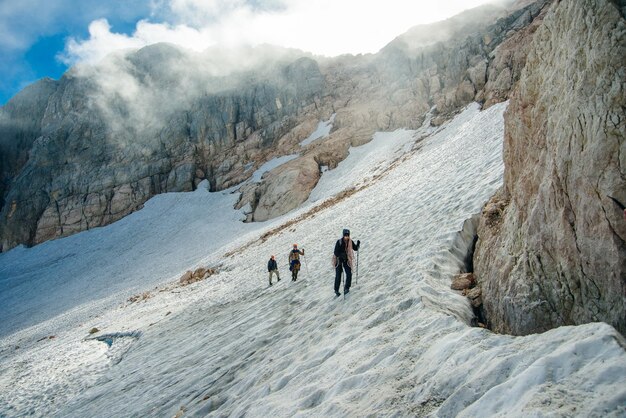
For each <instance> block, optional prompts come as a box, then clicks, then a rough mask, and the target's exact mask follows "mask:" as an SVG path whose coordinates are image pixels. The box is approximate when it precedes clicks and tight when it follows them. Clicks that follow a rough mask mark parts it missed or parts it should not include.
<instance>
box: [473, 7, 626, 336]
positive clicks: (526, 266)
mask: <svg viewBox="0 0 626 418" xmlns="http://www.w3.org/2000/svg"><path fill="white" fill-rule="evenodd" d="M617 3H618V2H614V1H608V0H581V1H576V2H573V1H572V2H555V3H554V4H553V5H552V6H551V7H550V10H549V12H548V13H547V15H546V16H545V18H544V19H543V25H542V26H541V27H539V29H537V31H536V33H535V35H534V39H533V42H532V44H531V48H530V51H529V53H528V56H527V59H526V66H525V67H524V69H523V71H522V74H521V78H520V81H519V83H518V85H517V87H516V88H515V90H514V92H513V93H512V97H511V99H510V104H509V107H508V110H507V112H506V115H505V142H504V163H505V173H504V186H503V190H501V191H500V192H499V195H500V196H502V198H503V199H504V200H506V201H508V202H509V203H508V205H506V208H504V206H503V205H500V204H499V203H498V202H499V201H500V200H499V199H500V198H495V200H492V202H491V203H490V204H489V205H488V206H487V207H486V209H485V211H484V212H483V217H482V219H481V223H480V226H479V230H478V236H479V240H478V243H477V248H476V252H475V257H474V272H475V274H476V275H477V277H478V280H479V282H480V284H481V287H482V297H483V302H484V311H485V314H486V318H487V320H488V325H489V327H490V328H491V329H493V330H494V331H497V332H503V333H511V334H515V335H525V334H531V333H537V332H542V331H546V330H549V329H551V328H554V327H559V326H562V325H576V324H583V323H587V322H598V321H604V322H607V323H609V324H611V325H613V326H614V327H615V328H617V329H618V330H619V331H620V332H621V333H622V334H624V333H626V320H625V318H626V298H624V295H625V294H626V281H625V280H624V277H626V222H624V218H623V214H622V210H621V209H619V208H618V207H617V205H615V204H614V202H613V201H611V199H609V198H608V197H607V196H614V197H616V198H617V199H619V200H620V201H622V202H626V194H625V192H624V191H626V177H625V176H624V167H626V159H625V158H626V132H625V131H626V129H625V128H624V120H626V113H625V109H626V94H625V93H624V92H625V91H626V85H625V84H624V57H625V56H626V20H625V18H624V13H623V10H624V9H623V8H622V9H621V10H620V8H619V7H618V5H617Z"/></svg>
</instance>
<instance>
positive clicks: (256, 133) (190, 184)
mask: <svg viewBox="0 0 626 418" xmlns="http://www.w3.org/2000/svg"><path fill="white" fill-rule="evenodd" d="M544 4H545V2H538V3H534V4H532V5H530V6H528V7H526V8H522V9H517V10H513V11H511V10H508V9H505V8H503V7H499V6H498V7H497V6H486V7H483V8H479V9H477V10H474V11H470V12H466V13H465V14H463V15H460V16H458V17H456V18H453V19H451V20H448V21H444V22H442V23H440V24H434V25H428V27H426V28H419V27H418V28H416V29H414V30H412V31H409V33H407V34H406V35H403V36H401V37H399V38H398V39H396V40H395V41H393V42H391V43H390V44H389V45H388V46H387V47H386V48H384V49H383V50H382V51H381V52H380V53H378V54H375V55H366V56H343V57H338V58H335V59H323V58H316V57H312V56H311V55H310V54H307V53H304V52H301V51H296V50H288V49H282V48H277V47H272V46H261V47H257V48H245V49H240V50H223V49H219V48H210V49H208V50H206V51H204V52H202V53H195V52H192V51H188V50H184V49H181V48H179V47H176V46H173V45H168V44H157V45H151V46H148V47H145V48H142V49H140V50H138V51H123V52H118V53H115V54H112V55H110V56H108V57H107V58H106V59H104V60H103V61H102V62H100V63H99V64H97V65H94V66H90V65H78V66H76V67H74V68H72V69H71V70H70V71H68V72H67V73H66V74H65V75H64V76H63V77H62V78H61V80H59V81H52V80H46V81H42V82H40V83H38V84H35V85H33V86H31V87H30V88H29V89H28V90H27V91H24V92H22V93H20V94H18V95H17V96H16V97H14V98H13V99H12V100H11V101H10V102H9V103H8V104H7V105H6V106H4V107H3V108H2V109H1V110H0V114H1V118H0V120H2V121H3V125H2V130H3V131H2V132H3V135H2V137H1V139H0V146H1V147H2V150H3V152H2V155H3V156H5V157H3V166H2V169H1V170H0V171H1V179H2V189H0V191H1V196H0V198H1V200H0V201H1V202H2V210H1V211H0V217H1V218H0V219H1V220H0V235H1V237H2V249H3V251H6V250H8V249H10V248H13V247H14V246H15V245H18V244H26V245H33V244H37V243H40V242H43V241H45V240H48V239H51V238H55V237H63V236H67V235H70V234H73V233H75V232H78V231H82V230H85V229H89V228H93V227H96V226H102V225H106V224H108V223H110V222H113V221H115V220H117V219H120V218H122V217H123V216H125V215H127V214H128V213H131V212H133V211H134V210H137V209H138V208H140V207H141V205H142V204H143V203H144V202H145V201H146V200H147V199H149V198H150V197H151V196H153V195H155V194H158V193H161V192H166V191H190V190H193V189H194V188H195V187H196V185H197V184H198V183H199V182H200V181H202V180H203V179H205V178H206V179H208V180H209V182H210V184H211V188H212V190H222V189H224V188H228V187H231V186H233V185H235V184H238V183H240V182H242V181H244V180H245V179H246V178H248V177H249V176H250V175H251V173H252V172H253V171H254V169H255V168H257V167H258V166H260V165H261V164H262V163H263V162H264V161H267V160H269V159H270V158H272V157H274V156H280V155H286V154H290V153H294V152H297V153H300V154H301V158H300V159H299V161H298V162H295V161H294V162H293V163H292V164H291V167H292V169H291V171H292V173H291V177H293V176H294V175H295V176H296V177H297V176H300V175H301V176H303V177H304V178H306V179H307V180H306V181H303V182H300V183H302V184H303V185H304V186H303V187H304V189H303V190H292V191H287V195H288V196H287V197H282V198H281V199H280V200H281V204H280V205H276V201H277V200H278V196H275V194H276V192H277V190H282V187H276V184H271V182H272V181H273V182H274V183H276V182H278V183H280V182H281V179H280V177H281V176H278V178H276V176H274V178H272V179H268V181H264V182H261V184H260V185H256V186H255V187H252V188H251V187H250V186H247V189H246V193H245V198H244V201H242V202H241V203H240V205H241V206H244V205H246V204H250V208H251V209H250V210H251V212H250V216H249V220H264V219H268V218H271V217H274V216H276V215H279V214H282V213H286V212H288V211H289V210H291V209H293V208H295V207H296V206H297V205H298V204H300V203H301V202H302V201H303V200H304V199H306V197H307V196H308V193H309V192H310V190H311V189H312V187H313V186H314V185H315V183H316V181H317V179H318V178H319V169H320V167H322V166H328V167H331V168H332V167H334V166H336V165H337V163H338V162H339V161H341V160H342V159H343V158H345V156H346V155H347V149H348V147H349V145H356V144H361V143H364V142H366V141H368V140H369V138H371V135H372V133H373V132H375V131H376V130H393V129H397V128H400V127H408V128H414V127H418V126H420V125H421V123H422V121H423V118H424V115H425V113H426V112H428V111H429V109H431V108H432V107H433V106H435V112H436V114H437V115H438V116H437V118H436V119H435V123H438V124H439V123H441V122H442V121H443V120H445V119H447V118H448V117H449V116H450V115H451V114H453V113H454V112H455V111H457V110H458V109H460V108H461V107H462V106H464V105H465V104H467V103H469V102H471V101H473V100H478V101H480V102H486V104H487V106H489V105H490V104H492V103H495V102H498V101H501V100H504V99H506V97H507V95H508V92H509V91H510V89H511V87H512V85H513V82H514V80H515V79H517V77H518V76H519V71H520V69H521V67H522V66H523V59H524V51H523V45H524V44H527V43H528V42H529V40H530V36H525V37H524V36H522V38H523V39H522V40H521V42H517V43H516V52H515V56H512V55H511V54H510V53H509V52H507V51H505V52H504V53H503V52H500V50H502V49H504V48H503V47H501V48H498V46H500V45H501V44H503V43H504V42H505V41H506V39H510V38H511V36H514V35H513V34H512V33H513V32H518V33H519V32H522V31H523V29H524V28H525V27H528V26H529V25H531V23H532V22H533V20H534V19H535V18H536V17H537V16H538V15H539V13H540V11H541V10H542V8H543V7H544ZM459 22H463V24H462V25H460V26H459V24H460V23H459ZM451 28H456V29H455V31H453V32H452V33H450V29H451ZM424 30H426V31H427V32H428V33H431V34H432V33H434V34H437V35H436V36H435V38H433V39H431V40H430V41H429V44H428V45H424V46H419V47H418V46H416V45H413V41H412V40H413V39H415V38H416V36H415V34H416V33H417V34H419V33H421V32H423V31H424ZM518 36H519V35H518ZM417 38H419V36H417ZM407 40H409V42H408V43H407ZM432 41H436V43H433V42H432ZM400 44H401V45H400ZM407 45H409V46H410V47H405V46H407ZM518 47H519V48H518ZM416 48H417V49H416ZM33 96H35V97H37V99H36V100H33V99H32V97H33ZM332 114H336V115H337V116H336V118H335V122H334V124H333V132H332V134H331V135H330V137H329V138H328V139H327V140H326V141H324V143H323V144H316V145H315V146H313V147H307V148H306V149H300V146H299V145H298V144H299V142H300V141H302V139H304V138H305V137H306V136H307V135H308V132H309V131H310V130H312V129H311V126H312V125H314V124H316V123H317V122H318V121H319V120H325V119H328V118H329V117H330V116H331V115H332ZM25 117H27V118H28V120H29V122H28V124H27V125H28V126H23V127H21V126H22V125H23V123H22V124H21V125H20V122H19V121H20V120H21V119H24V118H25ZM27 154H28V155H29V156H30V157H29V158H25V157H24V156H25V155H27ZM19 156H22V157H21V158H19ZM4 161H6V162H4ZM287 169H289V167H287ZM283 170H285V167H283ZM282 177H283V178H285V176H282ZM291 177H290V178H291ZM296 187H298V186H296ZM281 194H282V193H281ZM259 202H260V203H261V206H262V207H263V210H259V211H256V208H257V206H258V204H259ZM255 212H256V213H255Z"/></svg>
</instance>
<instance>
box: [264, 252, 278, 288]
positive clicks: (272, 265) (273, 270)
mask: <svg viewBox="0 0 626 418" xmlns="http://www.w3.org/2000/svg"><path fill="white" fill-rule="evenodd" d="M267 271H268V272H269V273H270V286H271V285H272V275H274V274H275V275H276V278H277V279H278V280H277V281H280V274H278V264H276V257H274V256H271V257H270V261H268V262H267Z"/></svg>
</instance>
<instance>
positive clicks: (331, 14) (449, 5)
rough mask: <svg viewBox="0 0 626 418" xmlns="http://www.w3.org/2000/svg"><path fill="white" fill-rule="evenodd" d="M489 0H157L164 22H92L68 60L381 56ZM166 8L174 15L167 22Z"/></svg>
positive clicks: (71, 44)
mask: <svg viewBox="0 0 626 418" xmlns="http://www.w3.org/2000/svg"><path fill="white" fill-rule="evenodd" d="M486 2H487V0H439V1H438V2H432V1H407V0H385V1H368V2H363V1H362V0H318V1H315V2H312V1H310V0H284V1H283V2H279V1H278V0H273V1H269V2H268V1H266V2H262V1H256V2H254V3H252V2H250V0H248V1H245V0H229V1H225V0H169V2H166V3H164V2H157V3H154V5H155V9H156V8H158V9H161V10H160V11H161V12H160V13H155V16H160V17H161V18H162V20H163V21H162V22H149V21H147V20H142V21H140V22H139V23H138V24H137V27H136V30H135V33H134V34H133V35H132V36H126V35H123V34H116V33H113V32H111V28H110V26H109V25H108V23H107V22H106V21H105V20H97V21H94V22H92V24H91V25H90V27H89V34H90V35H89V38H88V39H85V40H76V39H71V40H70V41H69V42H68V44H67V48H66V53H65V55H64V56H65V60H66V61H67V62H77V61H88V62H93V61H97V60H99V59H101V58H102V57H103V56H104V55H106V54H108V53H110V52H112V51H114V50H116V49H121V48H137V47H141V46H144V45H149V44H153V43H157V42H170V43H173V44H177V45H180V46H183V47H186V48H190V49H193V50H197V51H201V50H203V49H206V48H207V47H209V46H212V45H221V46H226V47H228V46H233V45H239V44H249V45H258V44H263V43H269V44H274V45H279V46H285V47H291V48H298V49H302V50H305V51H308V52H312V53H314V54H320V55H327V56H335V55H339V54H343V53H352V54H357V53H370V52H372V53H373V52H377V51H378V50H379V49H380V48H382V47H383V46H385V45H386V44H387V43H388V42H390V41H391V40H392V39H393V38H395V37H396V36H398V35H400V34H401V33H403V32H405V31H406V30H408V29H409V28H411V27H413V26H415V25H418V24H423V23H430V22H434V21H437V20H442V19H445V18H447V17H450V16H452V15H454V14H457V13H459V12H461V11H462V10H465V9H468V8H472V7H475V6H478V5H480V4H483V3H486ZM163 10H166V11H168V12H169V15H168V16H167V18H164V17H165V14H164V13H163Z"/></svg>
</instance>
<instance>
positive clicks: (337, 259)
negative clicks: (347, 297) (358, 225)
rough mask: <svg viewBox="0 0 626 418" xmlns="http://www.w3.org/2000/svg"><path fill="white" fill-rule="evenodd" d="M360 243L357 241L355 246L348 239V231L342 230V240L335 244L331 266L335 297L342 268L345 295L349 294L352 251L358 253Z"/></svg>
mask: <svg viewBox="0 0 626 418" xmlns="http://www.w3.org/2000/svg"><path fill="white" fill-rule="evenodd" d="M360 246H361V241H359V240H357V242H356V244H355V243H354V242H353V241H352V239H351V238H350V230H349V229H344V230H343V238H339V240H337V242H336V243H335V251H334V253H333V266H334V267H335V295H336V296H339V295H341V293H339V286H340V285H341V272H342V268H343V270H345V272H346V283H345V284H344V286H343V292H344V293H345V294H347V293H349V292H350V285H351V284H352V268H353V267H354V251H359V247H360Z"/></svg>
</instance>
